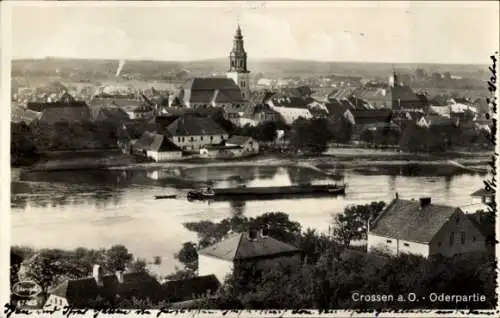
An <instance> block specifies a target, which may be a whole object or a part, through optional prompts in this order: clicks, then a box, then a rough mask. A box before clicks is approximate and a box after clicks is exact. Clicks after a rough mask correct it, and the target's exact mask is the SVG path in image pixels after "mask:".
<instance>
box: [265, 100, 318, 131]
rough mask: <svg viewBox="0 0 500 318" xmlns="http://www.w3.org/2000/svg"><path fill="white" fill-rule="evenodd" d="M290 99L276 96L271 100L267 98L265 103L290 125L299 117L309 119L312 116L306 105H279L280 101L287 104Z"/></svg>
mask: <svg viewBox="0 0 500 318" xmlns="http://www.w3.org/2000/svg"><path fill="white" fill-rule="evenodd" d="M289 102H290V99H287V98H286V97H285V98H278V99H276V100H275V101H273V100H271V99H270V100H268V101H267V103H266V104H267V105H268V106H269V107H270V108H271V109H272V110H274V111H276V112H277V113H279V114H280V115H281V117H282V118H283V120H284V121H285V123H286V124H287V125H291V124H292V123H293V122H294V121H295V120H297V119H299V118H301V117H302V118H304V119H310V118H313V115H312V114H311V112H310V111H309V109H308V108H307V106H306V107H292V106H288V105H287V106H279V105H280V104H281V103H283V104H289Z"/></svg>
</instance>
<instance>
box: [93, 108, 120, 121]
mask: <svg viewBox="0 0 500 318" xmlns="http://www.w3.org/2000/svg"><path fill="white" fill-rule="evenodd" d="M90 113H91V116H92V120H93V121H108V122H122V121H127V120H128V119H129V115H128V114H127V113H126V112H125V111H124V110H123V109H122V108H120V107H118V106H114V105H109V106H105V105H99V106H92V107H90Z"/></svg>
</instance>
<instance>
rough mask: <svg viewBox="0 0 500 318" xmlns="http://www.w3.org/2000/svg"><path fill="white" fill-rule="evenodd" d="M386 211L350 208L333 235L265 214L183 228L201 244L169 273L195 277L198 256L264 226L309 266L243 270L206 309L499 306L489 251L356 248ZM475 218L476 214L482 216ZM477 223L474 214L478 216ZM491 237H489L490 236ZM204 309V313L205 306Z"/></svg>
mask: <svg viewBox="0 0 500 318" xmlns="http://www.w3.org/2000/svg"><path fill="white" fill-rule="evenodd" d="M384 207H385V203H384V202H372V203H370V204H366V205H356V206H350V207H347V208H345V210H344V212H343V213H341V214H337V215H335V216H334V217H333V220H332V227H333V231H331V232H330V233H329V234H324V233H318V232H316V231H315V230H312V229H306V230H305V231H303V230H302V227H301V225H300V224H299V223H297V222H294V221H292V220H290V219H289V216H288V215H287V214H285V213H282V212H272V213H265V214H263V215H261V216H258V217H256V218H247V217H241V216H233V217H230V218H226V219H223V220H222V221H220V222H211V221H201V222H192V223H186V224H185V225H184V226H185V227H186V228H187V229H188V230H190V231H193V232H196V233H197V236H198V241H197V242H186V243H184V244H183V246H182V248H181V250H180V251H179V252H178V253H177V254H176V255H175V257H176V259H177V260H178V261H179V262H180V263H181V264H182V265H183V267H182V268H177V270H176V272H175V273H173V274H171V275H169V276H168V278H170V279H182V278H187V277H193V276H195V275H196V271H197V268H198V254H197V250H199V249H202V248H204V247H206V246H209V245H211V244H215V243H216V242H219V241H220V240H221V239H222V238H223V237H224V236H225V235H227V234H228V233H230V231H234V232H242V231H248V230H250V229H259V228H263V227H267V228H270V229H271V230H270V233H269V235H270V236H271V237H274V238H276V239H278V240H281V241H283V242H286V243H290V244H293V245H295V246H297V247H299V248H300V249H301V250H302V251H303V263H302V264H297V263H292V262H288V261H277V262H274V263H272V264H267V265H266V266H267V267H265V268H263V269H260V270H258V271H257V270H256V269H255V268H253V267H251V266H239V267H238V268H237V269H235V271H234V273H233V275H229V276H228V277H227V278H226V280H225V282H224V287H223V288H222V290H221V291H220V293H219V296H218V297H217V298H216V299H210V300H206V301H205V302H204V304H203V306H206V307H207V308H214V309H215V308H217V309H234V308H237V309H269V308H275V309H285V308H286V309H290V308H297V309H298V308H317V309H351V308H354V309H371V310H373V309H388V308H391V309H394V308H396V309H412V308H413V309H414V308H449V307H450V303H446V302H437V303H436V302H431V300H430V299H429V297H428V296H429V294H430V293H436V294H440V293H443V294H463V295H470V294H473V293H478V294H481V295H485V297H486V299H487V300H486V301H485V302H481V301H479V302H473V303H471V302H466V303H457V304H455V303H453V304H451V305H452V306H453V308H462V309H464V308H466V309H477V308H490V309H491V308H493V307H494V306H495V304H496V300H495V297H496V294H495V279H496V270H495V268H496V262H495V258H494V256H493V255H491V254H489V253H482V252H481V253H470V254H462V255H457V256H454V257H448V258H447V257H443V256H433V257H430V258H428V259H425V258H423V257H421V256H416V255H408V254H402V255H398V256H392V255H387V254H384V253H383V252H382V251H381V252H370V253H367V252H366V247H365V246H363V245H361V246H359V245H352V242H354V241H359V240H366V233H367V227H368V225H369V224H370V223H371V222H373V221H374V220H375V219H376V217H377V216H378V215H379V214H380V212H381V211H382V210H383V208H384ZM477 213H479V215H480V216H481V218H480V219H481V220H482V221H481V223H482V227H483V229H484V227H486V229H487V230H486V231H487V232H488V231H489V232H490V235H489V236H490V237H491V233H493V232H494V219H493V218H494V216H493V218H492V216H491V215H488V213H487V212H483V211H478V212H477ZM477 213H476V214H477ZM474 217H475V216H474ZM485 234H486V233H485ZM487 236H488V235H487ZM354 293H358V294H372V295H373V294H379V295H383V294H391V295H399V294H406V295H407V294H410V293H414V294H415V297H416V299H418V301H410V300H407V301H403V302H397V301H393V302H384V301H375V302H362V301H359V300H356V299H353V294H354ZM204 308H205V307H204Z"/></svg>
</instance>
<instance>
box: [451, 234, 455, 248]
mask: <svg viewBox="0 0 500 318" xmlns="http://www.w3.org/2000/svg"><path fill="white" fill-rule="evenodd" d="M454 241H455V233H453V232H451V233H450V246H452V245H453V242H454Z"/></svg>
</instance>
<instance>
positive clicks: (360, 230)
mask: <svg viewBox="0 0 500 318" xmlns="http://www.w3.org/2000/svg"><path fill="white" fill-rule="evenodd" d="M384 207H385V202H382V201H381V202H372V203H370V204H366V205H356V206H350V207H346V208H345V209H344V212H343V213H341V214H337V215H335V216H334V224H333V228H334V230H333V233H334V237H335V239H336V240H337V241H338V242H340V243H342V244H344V245H345V246H346V247H348V246H349V245H350V243H351V241H352V240H362V239H366V232H367V230H368V225H369V224H371V222H373V221H374V220H375V219H376V218H377V216H378V215H379V214H380V212H381V211H382V210H383V208H384Z"/></svg>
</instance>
